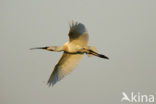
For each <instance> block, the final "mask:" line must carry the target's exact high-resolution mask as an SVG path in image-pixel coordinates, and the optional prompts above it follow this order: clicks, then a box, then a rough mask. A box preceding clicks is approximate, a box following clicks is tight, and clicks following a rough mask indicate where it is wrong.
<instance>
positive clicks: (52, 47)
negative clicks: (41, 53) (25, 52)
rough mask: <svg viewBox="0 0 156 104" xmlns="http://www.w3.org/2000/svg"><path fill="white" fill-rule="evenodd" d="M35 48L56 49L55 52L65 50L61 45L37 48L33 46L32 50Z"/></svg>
mask: <svg viewBox="0 0 156 104" xmlns="http://www.w3.org/2000/svg"><path fill="white" fill-rule="evenodd" d="M34 49H44V50H47V51H55V52H61V51H63V50H62V47H60V46H46V47H35V48H31V49H30V50H34Z"/></svg>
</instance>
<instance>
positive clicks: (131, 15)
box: [0, 0, 156, 104]
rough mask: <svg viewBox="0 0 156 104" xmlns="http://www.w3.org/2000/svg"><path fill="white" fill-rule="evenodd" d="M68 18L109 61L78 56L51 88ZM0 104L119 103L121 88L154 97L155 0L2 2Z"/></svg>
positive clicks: (33, 0)
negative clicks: (80, 26) (50, 47)
mask: <svg viewBox="0 0 156 104" xmlns="http://www.w3.org/2000/svg"><path fill="white" fill-rule="evenodd" d="M71 20H74V21H78V22H82V23H83V24H85V26H86V27H87V29H88V31H89V36H90V41H89V45H94V46H95V47H96V48H97V49H98V51H99V53H103V54H105V55H107V56H108V57H109V58H110V60H109V61H108V60H103V59H100V58H97V57H91V58H88V57H87V56H84V58H83V59H82V60H81V61H80V63H79V65H78V66H77V67H76V69H75V70H74V71H73V72H72V73H71V74H70V75H68V76H66V77H65V78H64V79H63V80H61V81H60V82H58V83H57V84H56V85H55V86H54V87H52V88H49V87H48V86H47V85H46V82H47V80H48V78H49V76H50V74H51V72H52V69H53V67H54V65H55V64H56V62H57V61H58V59H59V58H60V56H61V54H62V53H54V52H47V51H42V50H37V51H30V50H29V48H32V47H36V46H46V45H62V44H64V43H65V42H66V41H67V40H68V36H67V34H68V31H69V25H68V22H70V21H71ZM0 48H1V52H0V57H1V58H0V63H1V65H0V83H1V85H0V103H1V104H120V103H121V102H120V100H121V97H122V95H121V94H122V93H121V92H122V91H125V92H127V93H130V92H131V91H134V92H141V93H143V94H156V82H155V76H156V1H155V0H107V1H106V0H0Z"/></svg>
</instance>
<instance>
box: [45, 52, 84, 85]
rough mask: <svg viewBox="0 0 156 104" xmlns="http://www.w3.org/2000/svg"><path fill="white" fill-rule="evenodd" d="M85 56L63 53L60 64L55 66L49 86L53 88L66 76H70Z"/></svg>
mask: <svg viewBox="0 0 156 104" xmlns="http://www.w3.org/2000/svg"><path fill="white" fill-rule="evenodd" d="M82 56H83V55H77V54H75V55H71V54H67V53H63V55H62V57H61V59H60V60H59V62H58V63H57V64H56V65H55V68H54V70H53V72H52V74H51V76H50V78H49V80H48V82H47V84H48V85H49V86H51V85H52V86H53V85H54V84H55V83H56V82H57V81H60V80H61V79H62V78H63V77H64V76H66V75H67V74H69V73H70V72H71V71H72V70H73V69H74V68H75V66H76V65H77V64H78V62H79V60H80V59H81V58H82Z"/></svg>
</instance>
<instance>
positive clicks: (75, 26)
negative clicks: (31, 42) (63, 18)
mask: <svg viewBox="0 0 156 104" xmlns="http://www.w3.org/2000/svg"><path fill="white" fill-rule="evenodd" d="M68 36H69V40H68V42H66V43H65V44H64V45H63V46H46V47H36V48H31V49H45V50H47V51H55V52H61V51H63V55H62V57H61V58H60V60H59V61H58V63H57V64H56V65H55V67H54V70H53V72H52V74H51V75H50V77H49V80H48V82H47V84H48V85H49V86H51V85H52V86H53V85H54V84H55V83H56V82H58V81H60V80H61V79H62V78H63V77H64V76H66V75H67V74H69V73H70V72H71V71H72V70H73V69H74V68H75V66H76V65H77V64H78V62H79V60H80V59H81V58H82V56H83V54H87V55H88V56H97V57H100V58H105V59H109V58H108V57H107V56H105V55H102V54H98V53H97V51H96V49H95V48H94V47H93V46H88V40H89V36H88V32H87V29H86V28H85V26H84V25H83V24H82V23H78V22H73V21H72V23H71V24H70V30H69V33H68Z"/></svg>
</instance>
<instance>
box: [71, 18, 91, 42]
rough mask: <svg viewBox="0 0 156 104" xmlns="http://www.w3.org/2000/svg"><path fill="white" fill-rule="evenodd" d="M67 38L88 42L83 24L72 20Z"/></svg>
mask: <svg viewBox="0 0 156 104" xmlns="http://www.w3.org/2000/svg"><path fill="white" fill-rule="evenodd" d="M68 36H69V40H70V41H72V40H79V41H80V42H79V43H81V42H82V43H88V39H89V36H88V32H87V29H86V27H85V26H84V24H82V23H78V22H73V21H72V23H71V24H70V30H69V34H68Z"/></svg>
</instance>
